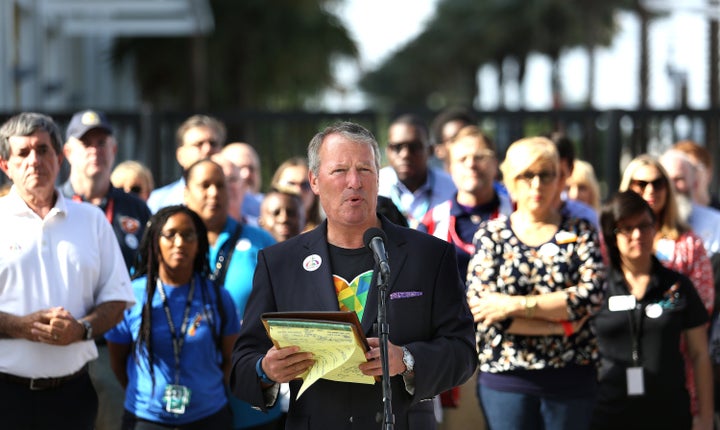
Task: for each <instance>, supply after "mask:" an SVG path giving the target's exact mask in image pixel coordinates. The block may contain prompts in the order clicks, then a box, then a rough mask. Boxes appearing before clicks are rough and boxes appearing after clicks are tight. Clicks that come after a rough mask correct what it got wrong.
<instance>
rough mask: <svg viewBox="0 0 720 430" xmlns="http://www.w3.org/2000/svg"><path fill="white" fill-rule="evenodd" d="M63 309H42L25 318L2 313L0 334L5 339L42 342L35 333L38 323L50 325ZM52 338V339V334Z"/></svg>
mask: <svg viewBox="0 0 720 430" xmlns="http://www.w3.org/2000/svg"><path fill="white" fill-rule="evenodd" d="M61 309H62V308H50V309H41V310H39V311H35V312H33V313H31V314H27V315H23V316H17V315H12V314H8V313H4V312H0V333H1V334H2V337H3V338H12V339H27V340H29V341H32V342H40V341H41V340H40V339H39V338H38V335H37V333H34V332H33V329H35V325H36V323H39V324H49V323H50V320H51V319H52V318H53V317H54V316H55V314H56V313H57V312H58V311H59V310H61ZM50 337H52V334H50Z"/></svg>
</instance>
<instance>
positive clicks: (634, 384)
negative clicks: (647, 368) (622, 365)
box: [625, 367, 645, 396]
mask: <svg viewBox="0 0 720 430" xmlns="http://www.w3.org/2000/svg"><path fill="white" fill-rule="evenodd" d="M625 370H626V374H627V393H628V396H642V395H643V394H645V380H644V379H643V368H642V367H628V368H627V369H625Z"/></svg>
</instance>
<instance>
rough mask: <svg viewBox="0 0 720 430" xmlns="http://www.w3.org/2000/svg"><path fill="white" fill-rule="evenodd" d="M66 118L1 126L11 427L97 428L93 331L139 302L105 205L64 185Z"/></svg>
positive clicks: (28, 117) (1, 275) (0, 395)
mask: <svg viewBox="0 0 720 430" xmlns="http://www.w3.org/2000/svg"><path fill="white" fill-rule="evenodd" d="M61 145H62V140H61V137H60V132H59V129H58V127H57V125H56V124H55V123H54V122H53V120H52V119H51V118H50V117H48V116H46V115H42V114H37V113H21V114H19V115H16V116H14V117H12V118H10V119H9V120H8V121H7V122H5V123H4V124H3V125H2V126H1V127H0V169H2V171H3V172H4V173H5V174H6V175H7V176H8V177H9V178H10V179H11V180H12V181H13V187H12V188H11V190H10V193H9V194H8V195H7V196H5V197H2V198H0V226H1V227H0V228H1V229H2V232H1V233H0V351H2V353H0V417H2V422H3V424H2V426H3V428H13V429H20V428H33V429H46V428H47V429H49V428H53V429H92V428H93V426H94V421H95V415H96V413H97V396H96V393H95V390H94V388H93V386H92V383H91V381H90V378H89V376H88V373H87V363H88V362H89V361H91V360H94V359H95V358H97V349H96V347H95V342H93V339H94V338H95V337H97V336H100V335H102V334H103V333H104V332H105V331H107V330H108V329H110V328H111V327H113V326H114V325H115V324H117V323H118V322H119V321H120V320H121V318H122V313H123V310H125V309H126V307H127V306H129V305H130V304H132V303H133V302H134V298H133V293H132V289H131V287H130V279H129V277H128V274H127V269H126V267H125V262H124V260H123V257H122V254H121V252H120V248H119V246H118V243H117V240H116V238H115V234H114V233H113V230H112V228H111V227H110V224H109V223H108V222H107V220H106V219H105V216H104V214H103V213H102V211H99V210H98V209H97V208H95V207H94V206H92V205H90V204H88V203H78V202H73V201H71V200H69V199H65V198H64V197H63V195H62V193H60V192H58V190H57V189H56V188H55V179H56V177H57V175H58V172H59V170H60V163H61V162H62V149H61Z"/></svg>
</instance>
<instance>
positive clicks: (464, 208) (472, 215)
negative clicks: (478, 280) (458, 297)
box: [418, 125, 513, 279]
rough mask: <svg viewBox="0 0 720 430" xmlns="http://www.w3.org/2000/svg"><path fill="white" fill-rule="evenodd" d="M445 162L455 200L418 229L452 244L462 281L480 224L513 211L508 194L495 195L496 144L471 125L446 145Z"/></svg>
mask: <svg viewBox="0 0 720 430" xmlns="http://www.w3.org/2000/svg"><path fill="white" fill-rule="evenodd" d="M446 149H447V154H448V157H447V161H448V163H449V164H448V167H449V169H450V175H451V177H452V180H453V182H454V183H455V186H457V190H458V191H457V193H456V194H455V196H454V198H451V199H448V200H447V201H445V202H443V203H441V204H439V205H437V206H435V207H433V208H432V209H430V210H429V211H428V212H427V213H426V214H425V217H424V218H423V220H422V223H421V224H420V225H419V226H418V230H422V231H426V232H427V233H429V234H432V235H433V236H435V237H439V238H440V239H443V240H445V241H448V242H450V243H452V244H454V245H455V251H457V256H458V269H459V271H460V275H461V276H462V277H463V279H464V278H465V276H466V275H467V265H468V262H469V261H470V257H471V256H472V255H473V254H474V253H475V246H474V245H473V236H474V235H475V232H476V231H477V229H478V226H479V225H480V223H481V222H483V221H487V220H489V219H495V218H497V217H498V216H500V215H507V216H509V215H510V214H511V213H512V211H513V206H512V202H511V201H510V198H509V197H508V195H507V194H501V193H498V192H497V191H496V190H495V186H494V182H495V177H496V176H497V173H498V161H497V156H496V152H495V151H496V149H495V144H494V143H493V142H492V140H490V138H489V137H487V136H485V134H484V133H483V132H482V131H480V129H479V128H478V127H476V126H474V125H469V126H465V127H463V128H462V129H460V130H459V131H458V132H457V133H456V135H455V138H454V139H450V141H448V142H447V146H446Z"/></svg>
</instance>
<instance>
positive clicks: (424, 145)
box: [378, 115, 457, 228]
mask: <svg viewBox="0 0 720 430" xmlns="http://www.w3.org/2000/svg"><path fill="white" fill-rule="evenodd" d="M385 153H386V155H387V157H388V161H389V162H390V166H388V167H384V168H382V169H380V188H379V190H378V193H379V195H381V196H385V197H388V198H390V199H392V201H393V203H394V204H395V206H397V207H398V209H400V212H402V214H403V215H404V216H405V218H407V220H408V224H409V225H410V227H411V228H417V226H418V224H419V223H420V221H421V220H422V219H423V217H424V216H425V213H426V212H427V211H428V210H430V209H431V208H433V207H435V206H437V205H438V204H440V203H442V202H444V201H446V200H449V199H451V198H452V197H453V195H454V194H455V192H456V191H457V189H456V188H455V184H454V183H453V181H452V178H451V177H450V175H448V174H447V173H446V172H444V171H443V170H441V169H437V168H433V167H429V166H428V156H429V154H430V145H429V138H428V130H427V127H426V126H425V124H424V123H423V122H422V120H421V119H420V118H418V117H416V116H414V115H402V116H400V117H398V118H397V119H395V120H394V121H393V122H392V124H390V129H389V130H388V145H387V149H386V152H385Z"/></svg>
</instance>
